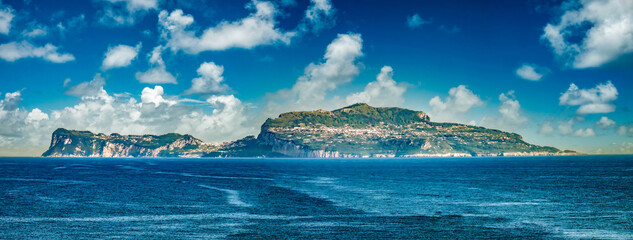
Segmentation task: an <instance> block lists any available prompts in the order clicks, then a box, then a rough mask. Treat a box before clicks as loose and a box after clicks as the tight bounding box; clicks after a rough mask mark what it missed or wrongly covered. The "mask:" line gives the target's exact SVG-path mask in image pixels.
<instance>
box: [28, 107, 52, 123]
mask: <svg viewBox="0 0 633 240" xmlns="http://www.w3.org/2000/svg"><path fill="white" fill-rule="evenodd" d="M43 120H48V114H46V113H44V112H42V110H40V109H39V108H35V109H33V110H31V112H30V113H29V114H28V115H26V122H28V123H31V124H37V125H39V122H40V121H43Z"/></svg>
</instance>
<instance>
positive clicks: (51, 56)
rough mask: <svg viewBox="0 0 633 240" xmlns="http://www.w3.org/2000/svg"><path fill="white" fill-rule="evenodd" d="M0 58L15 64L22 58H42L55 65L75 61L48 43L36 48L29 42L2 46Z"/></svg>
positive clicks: (71, 56) (70, 55) (72, 57)
mask: <svg viewBox="0 0 633 240" xmlns="http://www.w3.org/2000/svg"><path fill="white" fill-rule="evenodd" d="M0 58H2V59H4V60H5V61H9V62H13V61H16V60H18V59H22V58H42V59H44V60H47V61H49V62H53V63H65V62H68V61H73V60H75V57H74V56H73V55H72V54H69V53H58V52H57V47H56V46H54V45H52V44H50V43H48V44H46V45H44V46H43V47H36V46H33V44H31V43H29V42H27V41H21V42H9V43H5V44H2V45H0Z"/></svg>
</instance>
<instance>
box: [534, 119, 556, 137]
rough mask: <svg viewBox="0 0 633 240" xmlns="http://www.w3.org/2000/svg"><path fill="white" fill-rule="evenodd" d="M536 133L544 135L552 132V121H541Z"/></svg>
mask: <svg viewBox="0 0 633 240" xmlns="http://www.w3.org/2000/svg"><path fill="white" fill-rule="evenodd" d="M538 133H540V134H544V135H550V134H552V133H554V127H553V126H552V123H551V122H550V121H544V122H543V123H541V125H540V126H539V130H538Z"/></svg>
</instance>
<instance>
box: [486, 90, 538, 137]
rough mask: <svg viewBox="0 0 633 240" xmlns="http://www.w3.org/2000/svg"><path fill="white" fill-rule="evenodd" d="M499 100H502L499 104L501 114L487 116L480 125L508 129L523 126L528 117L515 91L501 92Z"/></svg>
mask: <svg viewBox="0 0 633 240" xmlns="http://www.w3.org/2000/svg"><path fill="white" fill-rule="evenodd" d="M499 101H501V105H500V106H499V114H500V115H501V116H500V117H488V116H485V117H484V118H483V119H482V121H481V123H480V125H482V126H487V127H490V128H495V129H501V130H506V131H515V130H517V129H521V128H523V127H524V124H525V122H527V120H528V118H527V117H525V116H524V115H523V111H522V109H521V104H519V101H518V100H516V98H515V96H514V91H509V92H507V93H501V94H500V95H499Z"/></svg>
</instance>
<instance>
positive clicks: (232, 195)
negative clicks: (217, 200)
mask: <svg viewBox="0 0 633 240" xmlns="http://www.w3.org/2000/svg"><path fill="white" fill-rule="evenodd" d="M198 186H200V187H202V188H206V189H212V190H217V191H220V192H223V193H225V194H226V201H227V202H228V203H229V204H231V205H234V206H238V207H252V206H253V205H251V204H248V203H245V202H243V201H242V200H240V193H239V192H238V191H235V190H231V189H224V188H217V187H212V186H208V185H204V184H198Z"/></svg>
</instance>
